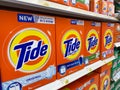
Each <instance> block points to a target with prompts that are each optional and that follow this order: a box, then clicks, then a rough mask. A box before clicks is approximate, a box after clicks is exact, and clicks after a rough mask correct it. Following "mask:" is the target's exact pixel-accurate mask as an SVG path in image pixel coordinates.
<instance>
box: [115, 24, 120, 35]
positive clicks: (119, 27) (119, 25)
mask: <svg viewBox="0 0 120 90" xmlns="http://www.w3.org/2000/svg"><path fill="white" fill-rule="evenodd" d="M117 33H120V23H115V34H117Z"/></svg>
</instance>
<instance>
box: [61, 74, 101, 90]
mask: <svg viewBox="0 0 120 90" xmlns="http://www.w3.org/2000/svg"><path fill="white" fill-rule="evenodd" d="M98 86H99V74H98V73H95V72H92V73H89V74H88V75H86V76H84V77H81V78H80V79H78V80H76V81H75V82H72V83H71V84H69V85H67V86H65V87H63V88H61V89H60V90H98Z"/></svg>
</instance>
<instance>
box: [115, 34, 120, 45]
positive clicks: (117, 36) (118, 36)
mask: <svg viewBox="0 0 120 90" xmlns="http://www.w3.org/2000/svg"><path fill="white" fill-rule="evenodd" d="M114 42H115V43H117V42H120V32H119V33H115V34H114Z"/></svg>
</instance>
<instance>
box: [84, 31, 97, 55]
mask: <svg viewBox="0 0 120 90" xmlns="http://www.w3.org/2000/svg"><path fill="white" fill-rule="evenodd" d="M98 45H99V36H98V33H97V32H96V30H94V29H92V30H90V31H89V32H88V34H87V38H86V48H87V50H88V52H89V53H90V54H93V53H95V52H96V51H97V49H98Z"/></svg>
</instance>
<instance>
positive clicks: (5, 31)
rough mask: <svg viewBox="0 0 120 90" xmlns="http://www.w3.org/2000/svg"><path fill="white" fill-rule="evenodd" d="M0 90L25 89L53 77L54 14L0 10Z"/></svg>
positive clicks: (43, 82)
mask: <svg viewBox="0 0 120 90" xmlns="http://www.w3.org/2000/svg"><path fill="white" fill-rule="evenodd" d="M0 13H1V14H0V20H1V21H0V24H1V31H2V32H1V33H0V36H1V42H0V44H1V47H0V55H1V59H0V78H1V80H0V82H1V84H2V89H0V90H28V89H32V90H33V89H34V88H36V87H40V86H42V85H45V84H47V83H49V82H52V81H54V80H55V79H56V61H55V18H54V17H51V16H46V15H39V14H30V13H23V12H13V11H4V10H0Z"/></svg>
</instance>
